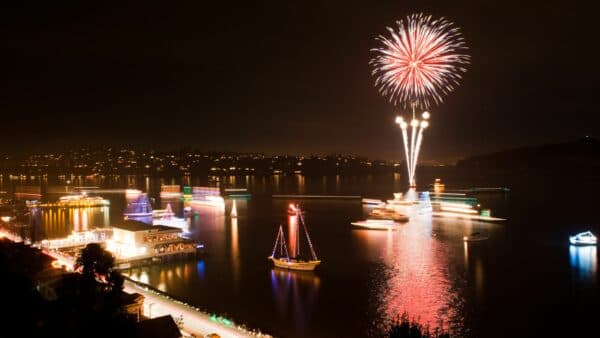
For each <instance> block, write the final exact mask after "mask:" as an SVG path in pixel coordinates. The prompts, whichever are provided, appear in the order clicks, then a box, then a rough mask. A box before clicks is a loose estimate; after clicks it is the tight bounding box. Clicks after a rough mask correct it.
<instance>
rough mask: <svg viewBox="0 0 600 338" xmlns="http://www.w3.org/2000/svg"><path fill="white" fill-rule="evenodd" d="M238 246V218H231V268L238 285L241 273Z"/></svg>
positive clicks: (234, 280)
mask: <svg viewBox="0 0 600 338" xmlns="http://www.w3.org/2000/svg"><path fill="white" fill-rule="evenodd" d="M239 251H240V250H239V247H238V220H237V218H232V219H231V270H232V271H233V282H234V285H235V286H236V287H237V286H238V281H239V275H240V253H239Z"/></svg>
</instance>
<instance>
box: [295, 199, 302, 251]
mask: <svg viewBox="0 0 600 338" xmlns="http://www.w3.org/2000/svg"><path fill="white" fill-rule="evenodd" d="M296 214H297V215H301V214H302V210H300V207H299V206H298V205H296ZM298 219H300V218H298ZM299 257H300V227H299V226H296V258H299Z"/></svg>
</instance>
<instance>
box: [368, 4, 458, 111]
mask: <svg viewBox="0 0 600 338" xmlns="http://www.w3.org/2000/svg"><path fill="white" fill-rule="evenodd" d="M396 24H397V26H398V29H397V31H396V30H394V29H392V28H389V27H388V28H387V29H388V31H389V33H390V34H391V37H389V38H387V37H384V36H379V37H378V38H377V40H378V41H379V42H381V43H382V46H381V47H380V48H374V49H372V51H374V52H376V53H377V55H376V56H375V57H374V58H373V59H372V60H371V62H370V64H371V65H372V66H373V71H372V74H373V75H374V76H375V77H376V80H375V86H376V87H378V89H379V91H380V92H381V94H383V95H384V96H387V97H388V98H389V101H390V102H391V103H393V104H394V105H402V106H404V107H405V108H408V107H410V108H412V109H413V111H414V109H426V108H429V107H430V106H432V105H433V104H439V103H440V102H442V96H443V95H446V94H448V93H449V92H451V91H452V90H453V89H454V86H456V85H458V81H459V80H460V79H461V74H462V73H464V72H465V71H466V68H464V65H466V64H468V63H469V56H468V55H466V54H465V51H466V49H467V47H466V45H465V42H464V39H463V38H462V36H461V33H460V31H459V29H458V28H457V27H455V26H453V24H452V23H451V22H450V21H448V20H446V19H444V18H441V19H436V20H434V19H432V17H431V16H425V15H423V14H412V15H409V16H408V17H407V18H406V20H400V21H397V22H396Z"/></svg>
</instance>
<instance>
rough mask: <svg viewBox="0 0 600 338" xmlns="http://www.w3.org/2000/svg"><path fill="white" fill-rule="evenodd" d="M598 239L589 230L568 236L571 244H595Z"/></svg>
mask: <svg viewBox="0 0 600 338" xmlns="http://www.w3.org/2000/svg"><path fill="white" fill-rule="evenodd" d="M597 241H598V239H597V238H596V236H594V234H593V233H591V232H590V231H586V232H582V233H578V234H577V235H575V236H569V242H570V243H571V244H572V245H596V244H597Z"/></svg>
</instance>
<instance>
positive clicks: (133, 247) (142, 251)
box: [106, 221, 197, 261]
mask: <svg viewBox="0 0 600 338" xmlns="http://www.w3.org/2000/svg"><path fill="white" fill-rule="evenodd" d="M181 234H182V231H181V229H178V228H173V227H168V226H163V225H154V226H153V225H148V224H146V223H142V222H138V221H125V222H123V223H122V224H119V225H115V226H113V236H112V239H110V240H107V241H106V249H107V250H108V251H110V252H112V253H113V254H114V255H115V257H116V258H117V260H118V261H119V260H121V261H122V260H137V259H146V258H155V257H162V256H169V255H176V254H195V253H196V250H197V245H196V243H194V242H193V241H190V240H188V239H185V238H182V237H181Z"/></svg>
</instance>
